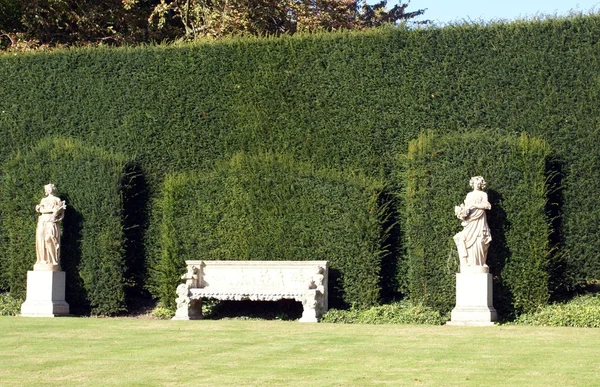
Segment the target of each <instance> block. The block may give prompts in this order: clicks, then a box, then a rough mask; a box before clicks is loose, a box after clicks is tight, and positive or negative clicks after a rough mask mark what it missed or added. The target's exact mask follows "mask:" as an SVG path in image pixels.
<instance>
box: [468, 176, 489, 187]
mask: <svg viewBox="0 0 600 387" xmlns="http://www.w3.org/2000/svg"><path fill="white" fill-rule="evenodd" d="M469 185H470V186H471V188H473V189H479V190H484V189H485V187H486V183H485V180H484V179H483V177H482V176H475V177H472V178H471V180H469Z"/></svg>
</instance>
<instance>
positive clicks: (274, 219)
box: [151, 154, 386, 307]
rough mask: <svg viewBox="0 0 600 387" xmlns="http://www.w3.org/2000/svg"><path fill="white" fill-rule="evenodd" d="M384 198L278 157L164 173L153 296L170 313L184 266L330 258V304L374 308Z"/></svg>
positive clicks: (367, 185) (371, 187)
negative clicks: (198, 261)
mask: <svg viewBox="0 0 600 387" xmlns="http://www.w3.org/2000/svg"><path fill="white" fill-rule="evenodd" d="M382 192H383V185H382V184H381V183H380V182H378V181H376V180H373V179H369V178H366V177H363V176H361V175H345V174H342V173H340V172H337V171H332V170H316V169H314V168H313V167H312V166H310V165H309V164H305V163H297V162H295V161H294V160H292V159H291V158H289V157H287V156H282V155H277V154H261V155H257V156H248V155H245V154H238V155H235V156H234V157H233V158H232V159H231V160H230V161H229V162H226V163H217V165H216V166H215V168H214V169H212V170H210V171H199V172H194V173H191V172H190V173H180V174H173V175H169V176H168V177H167V178H166V179H165V182H164V187H163V192H162V197H161V198H160V200H159V206H160V208H161V210H162V224H161V228H160V234H161V236H160V245H161V256H160V257H159V258H158V259H157V260H156V262H155V263H154V265H153V269H154V270H153V273H154V277H153V281H152V284H153V285H152V286H151V289H152V292H153V294H154V295H155V296H156V297H157V298H159V299H160V300H161V301H162V303H163V304H165V305H171V306H172V305H173V302H174V299H175V288H176V287H177V284H178V283H180V279H179V278H180V276H181V274H182V273H183V272H184V271H185V263H184V261H185V260H187V259H206V260H266V261H274V260H279V261H282V260H291V261H300V260H327V261H329V263H330V267H331V269H330V302H331V303H332V304H333V305H338V306H340V305H343V304H354V305H356V306H357V307H366V306H372V305H376V304H377V303H378V302H379V298H380V291H381V279H380V275H381V262H382V258H383V256H384V255H385V254H386V249H385V247H384V246H383V244H384V243H383V241H384V240H385V239H386V233H385V230H384V227H383V226H382V225H383V222H384V220H385V219H384V218H385V213H386V212H385V210H386V205H385V204H384V203H381V196H382ZM332 277H333V278H332Z"/></svg>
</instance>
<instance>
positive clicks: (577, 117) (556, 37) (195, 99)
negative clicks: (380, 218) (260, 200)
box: [0, 15, 600, 288]
mask: <svg viewBox="0 0 600 387" xmlns="http://www.w3.org/2000/svg"><path fill="white" fill-rule="evenodd" d="M599 41H600V16H598V15H592V16H585V17H580V16H573V17H569V18H563V19H550V20H541V21H531V22H514V23H507V24H492V25H487V26H481V25H458V26H448V27H444V28H430V29H418V30H403V29H379V30H374V31H368V32H361V33H334V34H315V35H304V36H302V35H298V36H293V37H282V38H267V39H254V38H248V39H236V40H230V41H224V42H219V43H215V42H208V43H196V44H188V45H173V46H146V47H138V48H119V49H108V48H100V49H89V48H88V49H73V50H66V51H55V52H50V53H35V54H21V55H3V56H0V79H2V82H0V133H2V136H0V162H1V161H4V160H6V158H7V157H8V155H9V154H10V153H11V152H12V151H13V150H18V149H25V148H27V147H28V146H31V145H33V144H35V143H36V142H37V141H39V140H40V139H42V138H44V137H46V136H49V135H55V136H67V137H73V138H77V139H79V140H81V141H85V143H86V144H88V145H89V146H92V147H100V148H103V149H111V150H112V151H114V152H117V153H120V154H123V155H125V156H126V157H128V158H129V159H132V160H137V161H139V163H140V166H141V171H142V172H143V173H144V178H145V179H146V180H147V182H148V189H149V195H150V196H151V197H156V196H157V194H158V191H159V190H160V187H161V185H162V181H163V179H164V177H165V176H166V174H169V173H174V172H185V171H194V170H198V169H203V168H207V167H210V166H211V165H212V164H213V163H214V162H216V161H223V160H228V159H230V158H231V157H232V156H233V155H234V154H236V153H237V152H246V153H248V154H255V153H260V152H276V153H285V154H290V155H291V156H292V157H293V158H294V159H296V160H299V161H302V162H310V163H312V164H314V165H316V166H318V167H326V168H334V169H338V170H346V171H361V172H363V173H364V174H366V175H368V176H371V177H375V178H377V179H388V177H389V174H390V173H391V170H392V169H393V168H394V157H395V155H396V154H398V153H401V152H404V151H405V149H406V147H407V144H408V141H409V140H411V139H414V138H416V137H417V136H418V134H419V133H420V132H421V131H423V130H426V129H434V130H440V132H441V133H442V134H452V133H459V132H462V131H465V129H468V128H481V129H482V130H484V131H486V132H487V133H489V134H490V135H493V134H502V135H511V134H514V133H521V132H526V133H528V134H529V135H531V136H535V137H539V138H541V139H543V140H545V141H547V142H548V143H549V144H550V146H551V147H552V150H553V153H554V154H553V156H554V162H555V167H556V170H557V171H558V172H559V174H558V176H557V180H558V181H559V182H560V184H561V186H562V189H561V190H560V191H559V192H558V194H557V195H558V196H560V201H559V202H560V203H561V206H560V207H559V211H558V213H557V215H559V219H560V221H559V222H557V224H556V228H557V229H558V230H559V232H558V233H557V234H556V239H557V242H559V246H560V247H561V252H562V253H563V255H564V258H565V265H564V267H563V268H561V270H563V271H565V272H566V275H565V278H567V279H568V281H567V282H565V284H564V286H565V287H567V288H568V287H572V286H574V285H577V284H580V283H582V281H584V280H585V279H597V278H600V260H599V259H598V258H597V253H596V252H597V251H600V229H599V227H600V226H599V225H600V206H597V205H596V204H595V201H594V200H593V198H595V197H596V196H597V193H598V192H600V158H598V157H597V156H596V155H597V152H598V151H597V150H598V149H600V76H599V75H598V74H599V73H598V69H599V68H600V49H599V47H600V46H599ZM442 128H443V130H442ZM151 211H152V208H151ZM400 215H401V214H400ZM151 219H154V220H155V223H158V222H159V218H158V217H156V216H153V215H152V216H151ZM154 226H155V227H158V225H157V224H155V225H154ZM152 243H153V238H152V237H150V238H148V239H147V242H146V244H145V246H146V247H147V248H148V250H149V251H150V252H153V251H155V250H154V248H153V247H152ZM156 254H159V251H158V250H157V251H156Z"/></svg>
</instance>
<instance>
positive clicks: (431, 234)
mask: <svg viewBox="0 0 600 387" xmlns="http://www.w3.org/2000/svg"><path fill="white" fill-rule="evenodd" d="M549 155H550V150H549V147H548V145H547V144H546V143H545V142H544V141H541V140H539V139H535V138H530V137H528V136H527V135H525V134H523V135H522V136H521V137H515V136H498V135H490V134H488V133H485V132H477V131H474V132H471V133H464V134H454V135H448V136H437V135H435V134H433V133H431V132H429V133H424V134H422V135H421V136H419V138H418V139H416V140H414V141H411V142H410V143H409V145H408V154H407V155H406V156H405V157H404V158H403V159H402V161H403V163H404V164H405V165H404V166H403V168H401V169H400V170H401V171H402V172H401V173H399V176H398V179H399V181H400V182H403V183H404V184H406V186H405V189H404V191H403V192H402V193H401V198H400V199H401V201H402V203H404V211H403V213H404V214H405V217H406V218H405V224H404V225H403V228H402V229H403V241H402V245H403V247H404V248H405V250H406V255H405V257H406V262H404V265H403V267H404V268H405V269H404V270H402V272H404V273H406V277H405V279H404V281H405V287H406V288H407V289H408V293H409V295H410V297H411V299H412V300H413V301H417V302H423V303H424V304H426V305H429V306H433V307H435V308H437V309H438V310H442V311H446V312H448V311H450V309H452V307H454V304H455V286H454V284H455V276H454V274H455V273H457V272H459V265H460V264H459V260H458V254H457V252H456V246H455V244H454V240H453V239H452V237H453V236H454V235H455V234H456V233H457V232H459V231H460V230H461V229H462V227H461V225H460V220H459V219H457V218H456V216H455V215H454V206H456V205H459V204H461V203H462V202H463V201H464V199H465V196H466V194H467V192H468V191H470V188H469V179H470V178H471V177H472V176H483V177H484V178H485V180H486V182H487V186H488V188H487V193H488V198H489V201H490V203H491V205H492V209H491V210H490V211H488V212H487V216H488V223H489V225H490V230H491V233H492V242H491V244H490V248H489V252H488V260H487V263H488V265H489V266H490V272H491V273H492V274H493V275H494V280H495V281H494V282H495V283H494V285H495V291H494V296H495V297H496V299H495V301H494V306H495V307H496V308H497V309H498V310H499V311H500V312H502V313H503V314H504V315H507V314H511V313H513V312H516V313H522V312H530V311H533V310H535V309H536V308H537V307H539V306H541V305H544V304H546V303H547V301H548V299H549V288H548V283H549V268H550V265H551V257H550V247H549V234H550V229H551V222H550V220H549V219H548V216H547V214H546V210H547V208H548V188H547V184H546V183H547V176H546V164H547V161H548V157H549Z"/></svg>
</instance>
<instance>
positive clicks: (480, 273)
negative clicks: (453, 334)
mask: <svg viewBox="0 0 600 387" xmlns="http://www.w3.org/2000/svg"><path fill="white" fill-rule="evenodd" d="M492 295H493V293H492V275H491V274H490V273H489V272H488V269H487V267H482V266H479V267H477V266H476V267H475V268H465V269H461V273H458V274H456V307H455V308H454V309H452V314H451V319H450V321H449V322H448V323H446V325H466V326H486V325H493V324H494V321H496V319H497V314H496V309H494V306H493V303H492Z"/></svg>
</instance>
